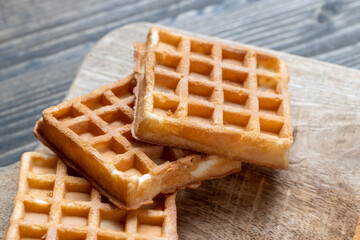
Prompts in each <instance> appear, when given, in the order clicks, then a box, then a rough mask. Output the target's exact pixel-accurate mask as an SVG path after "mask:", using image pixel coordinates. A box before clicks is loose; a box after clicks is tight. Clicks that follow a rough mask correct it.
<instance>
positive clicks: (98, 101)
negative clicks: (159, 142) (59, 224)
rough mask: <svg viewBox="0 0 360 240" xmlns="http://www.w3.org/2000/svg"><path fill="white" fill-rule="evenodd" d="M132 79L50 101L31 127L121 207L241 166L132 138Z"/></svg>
mask: <svg viewBox="0 0 360 240" xmlns="http://www.w3.org/2000/svg"><path fill="white" fill-rule="evenodd" d="M135 84H136V81H135V79H134V78H133V75H130V76H128V77H125V78H123V79H121V80H119V81H117V82H114V83H111V84H109V85H106V86H104V87H102V88H100V89H98V90H96V91H94V92H92V93H90V94H88V95H85V96H82V97H79V98H75V99H73V100H70V101H67V102H64V103H61V104H59V105H58V106H55V107H50V108H48V109H46V110H44V112H43V118H42V119H40V121H38V123H37V124H36V126H35V128H34V133H35V135H36V136H37V137H38V138H39V139H40V140H41V141H42V142H43V143H44V144H45V145H46V146H48V147H50V148H51V149H52V150H53V151H54V152H55V153H56V154H57V155H58V156H60V157H61V158H62V160H63V161H64V162H65V163H66V164H68V165H69V166H70V167H72V168H74V169H75V170H76V171H78V172H79V173H80V174H81V175H83V176H85V177H86V178H87V179H88V180H89V181H90V182H91V183H92V184H93V185H94V186H95V187H96V188H97V189H98V191H99V192H100V193H101V194H103V195H105V196H107V197H108V198H109V199H110V201H111V202H113V203H114V204H115V205H116V206H118V207H119V208H123V209H135V208H138V207H140V206H141V205H143V204H149V203H151V202H152V199H153V197H155V196H156V195H158V194H159V193H164V194H165V193H171V192H174V191H176V190H178V189H182V188H184V187H196V186H198V185H199V183H198V182H199V181H202V180H205V179H211V178H216V177H223V176H225V175H228V174H230V173H232V172H235V171H240V170H241V163H240V162H239V161H235V160H228V159H225V158H222V157H216V156H211V155H200V154H195V153H194V152H191V151H185V150H181V149H176V148H169V147H163V146H154V145H150V144H146V143H143V142H139V141H136V140H135V139H134V138H133V136H132V134H131V123H132V119H133V114H134V111H133V108H132V107H133V104H134V100H135V96H134V95H133V87H134V85H135Z"/></svg>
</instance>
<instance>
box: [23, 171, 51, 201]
mask: <svg viewBox="0 0 360 240" xmlns="http://www.w3.org/2000/svg"><path fill="white" fill-rule="evenodd" d="M27 183H28V187H29V195H32V196H37V198H39V199H42V200H46V199H48V198H51V197H52V196H53V190H54V184H55V181H54V179H44V178H39V177H37V176H32V177H29V178H28V179H27Z"/></svg>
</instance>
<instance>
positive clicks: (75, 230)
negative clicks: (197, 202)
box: [8, 153, 175, 240]
mask: <svg viewBox="0 0 360 240" xmlns="http://www.w3.org/2000/svg"><path fill="white" fill-rule="evenodd" d="M39 166H41V167H44V168H46V169H47V168H49V166H51V168H52V169H53V170H54V171H48V172H46V173H44V174H41V175H39V174H38V171H37V168H34V167H39ZM34 170H35V171H34ZM68 172H69V173H70V174H68ZM20 176H21V178H20V183H19V184H20V186H19V191H20V190H21V192H19V193H18V196H17V198H16V207H15V209H20V211H18V212H17V213H18V215H16V216H14V217H13V218H15V220H14V221H12V225H13V226H10V227H12V228H14V229H15V231H14V229H13V230H12V231H11V233H16V234H15V235H12V236H11V237H9V238H8V239H15V240H16V239H23V240H24V239H33V240H34V239H44V237H45V236H47V238H46V239H51V240H55V239H56V240H59V239H77V240H78V239H84V240H85V239H128V237H133V238H134V239H135V238H136V239H137V238H141V239H142V238H144V239H154V237H160V239H163V238H164V239H168V237H170V236H171V235H169V234H168V233H167V231H168V230H169V228H174V226H170V225H171V224H173V223H174V219H173V218H174V217H175V216H174V215H173V213H172V212H171V211H169V210H168V208H173V207H174V205H173V204H174V198H173V197H171V198H167V197H165V196H163V195H159V196H157V197H156V198H155V199H154V203H153V204H151V205H147V206H146V207H145V206H144V207H142V208H140V209H138V210H132V211H125V210H120V209H118V208H116V207H115V206H113V205H112V204H110V203H109V202H108V201H107V200H106V199H105V198H103V197H102V196H101V195H100V194H99V193H98V192H97V191H96V190H95V189H94V188H93V187H92V186H91V185H90V184H89V182H87V181H86V180H85V179H84V178H82V177H80V176H73V174H72V173H71V170H70V169H68V168H67V167H66V166H65V165H64V163H63V162H62V161H60V160H59V159H58V158H56V157H55V156H49V155H43V154H39V153H27V154H26V159H24V160H23V161H22V167H21V171H20ZM54 183H55V184H54ZM33 189H38V190H39V191H32V190H33ZM40 190H44V191H47V192H52V194H43V193H41V192H40ZM94 236H95V238H94ZM131 239H132V238H131Z"/></svg>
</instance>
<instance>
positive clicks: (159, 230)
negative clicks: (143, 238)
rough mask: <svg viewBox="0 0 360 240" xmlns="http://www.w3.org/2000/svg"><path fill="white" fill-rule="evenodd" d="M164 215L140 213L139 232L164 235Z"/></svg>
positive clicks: (138, 220) (158, 235) (138, 219)
mask: <svg viewBox="0 0 360 240" xmlns="http://www.w3.org/2000/svg"><path fill="white" fill-rule="evenodd" d="M163 225H164V217H163V216H159V215H156V216H151V215H150V214H149V215H138V218H137V229H136V230H137V233H138V234H140V235H151V236H156V237H162V236H163Z"/></svg>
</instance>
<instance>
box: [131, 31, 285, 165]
mask: <svg viewBox="0 0 360 240" xmlns="http://www.w3.org/2000/svg"><path fill="white" fill-rule="evenodd" d="M134 69H135V73H136V75H135V77H136V78H137V79H138V81H139V92H138V93H137V94H138V98H137V103H136V104H137V106H136V110H135V111H136V115H135V121H134V124H133V135H134V136H135V137H136V138H138V139H141V140H143V141H146V142H150V143H155V144H161V145H166V146H175V147H182V148H187V149H192V150H194V151H198V152H204V153H208V154H218V155H223V156H226V157H228V158H231V159H242V160H244V161H248V162H251V163H256V164H260V165H266V166H270V167H274V168H286V167H287V164H288V155H289V150H290V147H291V145H292V131H291V122H290V109H289V94H288V90H287V88H288V86H287V84H288V74H287V70H286V65H285V63H284V62H283V61H281V60H280V59H278V58H276V57H275V56H272V55H270V54H266V53H262V52H259V51H257V50H254V49H251V48H245V47H239V46H233V45H227V44H222V43H219V42H215V41H205V40H202V39H199V38H193V37H190V36H186V35H182V34H178V33H174V32H171V31H168V30H165V29H161V28H156V27H154V28H152V29H151V30H150V32H149V36H148V40H147V42H146V43H145V44H143V45H142V46H140V45H138V44H136V45H135V67H134Z"/></svg>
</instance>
